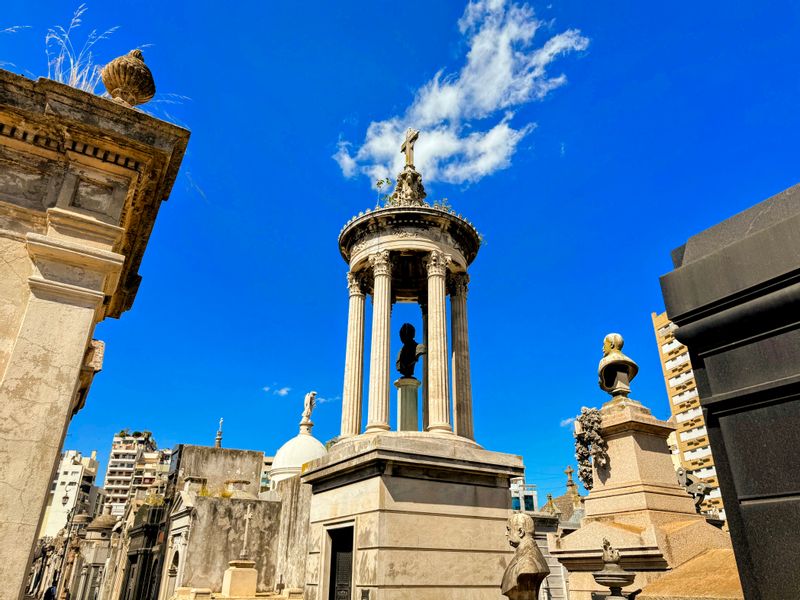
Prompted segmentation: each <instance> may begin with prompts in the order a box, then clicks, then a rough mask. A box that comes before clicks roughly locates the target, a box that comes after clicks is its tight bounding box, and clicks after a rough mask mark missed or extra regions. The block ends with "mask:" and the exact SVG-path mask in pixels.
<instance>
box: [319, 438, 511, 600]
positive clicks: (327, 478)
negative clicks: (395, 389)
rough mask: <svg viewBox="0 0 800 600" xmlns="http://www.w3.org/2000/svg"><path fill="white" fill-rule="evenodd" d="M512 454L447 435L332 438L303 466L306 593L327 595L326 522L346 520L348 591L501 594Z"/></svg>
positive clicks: (441, 599)
mask: <svg viewBox="0 0 800 600" xmlns="http://www.w3.org/2000/svg"><path fill="white" fill-rule="evenodd" d="M521 474H522V461H521V459H520V457H518V456H512V455H507V454H500V453H496V452H489V451H486V450H483V449H482V448H480V447H479V446H478V445H477V444H475V443H474V442H471V441H468V440H465V439H462V438H457V437H455V436H453V435H450V434H434V433H412V432H387V433H382V434H376V435H362V436H358V437H355V438H350V439H348V440H346V441H344V442H340V443H339V444H336V445H335V446H334V447H333V448H332V449H331V451H330V453H329V454H328V455H327V456H325V457H324V458H322V459H321V460H319V461H316V462H315V463H312V464H311V465H309V467H308V469H307V471H306V472H305V473H304V475H303V480H304V481H305V482H307V483H309V484H310V485H311V487H312V490H313V495H312V497H311V507H310V510H311V519H310V522H311V529H310V535H309V550H308V562H307V572H306V582H307V585H306V596H305V597H306V599H307V600H321V599H323V598H327V597H328V596H327V592H328V590H327V585H328V584H327V573H328V571H327V570H326V569H327V568H328V565H327V563H326V553H327V552H328V548H329V543H330V542H329V541H328V540H329V538H328V534H327V528H328V527H333V526H341V525H342V524H347V523H351V524H352V525H353V527H354V539H355V542H354V544H355V549H354V575H353V583H354V586H355V589H354V592H355V596H354V597H356V598H360V597H361V594H362V592H364V591H369V593H370V596H369V597H370V599H371V600H389V599H392V600H394V599H398V600H399V599H400V598H408V597H409V596H408V594H409V593H410V591H411V590H413V597H414V598H415V599H419V600H434V599H436V600H456V599H458V600H464V599H465V598H467V599H470V600H490V599H491V600H501V599H502V598H503V596H502V595H501V594H500V588H499V585H500V580H501V579H502V576H503V572H504V570H505V567H506V565H507V564H508V560H509V558H510V557H511V556H512V552H511V551H510V550H511V549H510V547H509V546H508V542H507V541H506V538H505V522H506V519H507V517H508V515H509V513H510V510H509V506H510V492H509V478H510V477H518V476H519V475H521Z"/></svg>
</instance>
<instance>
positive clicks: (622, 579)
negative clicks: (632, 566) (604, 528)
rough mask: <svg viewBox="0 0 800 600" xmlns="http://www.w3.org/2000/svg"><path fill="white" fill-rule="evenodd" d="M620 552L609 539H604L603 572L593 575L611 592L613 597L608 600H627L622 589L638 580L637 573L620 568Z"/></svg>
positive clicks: (608, 597)
mask: <svg viewBox="0 0 800 600" xmlns="http://www.w3.org/2000/svg"><path fill="white" fill-rule="evenodd" d="M619 561H620V556H619V550H617V549H616V548H614V547H613V546H612V545H611V542H609V541H608V540H607V539H605V538H603V570H602V571H596V572H594V573H592V577H594V580H595V581H596V582H597V583H598V584H599V585H602V586H604V587H607V588H608V589H609V590H611V595H610V596H607V597H606V600H625V596H623V595H622V588H624V587H626V586H629V585H630V584H632V583H633V580H634V579H635V578H636V573H632V572H630V571H626V570H625V569H623V568H622V567H620V566H619Z"/></svg>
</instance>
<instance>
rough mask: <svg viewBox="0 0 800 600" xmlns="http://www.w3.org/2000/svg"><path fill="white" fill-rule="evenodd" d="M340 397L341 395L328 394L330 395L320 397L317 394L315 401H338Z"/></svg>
mask: <svg viewBox="0 0 800 600" xmlns="http://www.w3.org/2000/svg"><path fill="white" fill-rule="evenodd" d="M341 399H342V397H341V396H330V397H325V398H320V397H319V396H317V402H318V403H319V404H326V403H328V402H337V401H339V400H341Z"/></svg>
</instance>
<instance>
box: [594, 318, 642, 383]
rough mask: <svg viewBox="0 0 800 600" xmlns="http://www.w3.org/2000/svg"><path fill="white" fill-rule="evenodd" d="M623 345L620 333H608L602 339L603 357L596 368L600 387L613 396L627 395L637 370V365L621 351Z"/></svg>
mask: <svg viewBox="0 0 800 600" xmlns="http://www.w3.org/2000/svg"><path fill="white" fill-rule="evenodd" d="M624 345H625V340H623V339H622V336H621V335H620V334H618V333H609V334H608V335H607V336H606V337H605V339H604V340H603V358H602V359H601V360H600V365H599V367H598V369H597V375H598V378H599V381H598V383H599V385H600V388H601V389H602V390H603V391H605V392H608V393H609V394H611V396H612V397H614V398H618V397H622V398H627V397H628V394H630V393H631V385H630V384H631V381H633V378H634V377H636V374H637V373H638V372H639V366H638V365H637V364H636V363H635V362H633V361H632V360H631V359H630V358H628V357H627V356H625V355H624V354H623V353H622V346H624Z"/></svg>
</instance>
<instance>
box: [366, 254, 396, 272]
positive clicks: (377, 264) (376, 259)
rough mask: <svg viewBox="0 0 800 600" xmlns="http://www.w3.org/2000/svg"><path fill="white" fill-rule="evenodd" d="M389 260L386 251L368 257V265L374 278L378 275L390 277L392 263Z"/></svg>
mask: <svg viewBox="0 0 800 600" xmlns="http://www.w3.org/2000/svg"><path fill="white" fill-rule="evenodd" d="M389 258H390V257H389V251H388V250H381V251H380V252H376V253H375V254H370V255H369V264H370V265H371V266H372V273H373V275H374V276H375V277H378V276H379V275H386V276H387V277H389V276H391V274H392V263H391V261H390V259H389Z"/></svg>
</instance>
